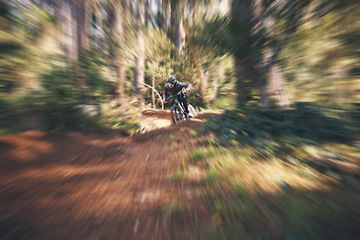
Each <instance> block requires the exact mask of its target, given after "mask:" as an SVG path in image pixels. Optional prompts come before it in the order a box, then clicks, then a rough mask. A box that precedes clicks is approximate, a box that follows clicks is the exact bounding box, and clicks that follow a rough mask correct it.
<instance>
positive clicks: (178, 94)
mask: <svg viewBox="0 0 360 240" xmlns="http://www.w3.org/2000/svg"><path fill="white" fill-rule="evenodd" d="M183 89H184V88H183ZM182 94H183V95H186V92H185V93H183V90H181V91H179V92H178V93H177V94H175V95H173V96H171V97H169V98H166V99H165V101H170V100H171V99H173V98H175V97H176V96H180V95H182Z"/></svg>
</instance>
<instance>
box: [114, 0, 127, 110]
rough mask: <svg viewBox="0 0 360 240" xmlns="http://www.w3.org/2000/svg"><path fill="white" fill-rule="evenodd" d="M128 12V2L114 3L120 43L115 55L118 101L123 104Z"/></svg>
mask: <svg viewBox="0 0 360 240" xmlns="http://www.w3.org/2000/svg"><path fill="white" fill-rule="evenodd" d="M125 13H126V3H125V4H124V5H123V6H121V4H120V3H115V4H114V19H113V21H114V35H115V39H116V41H117V42H118V44H119V49H117V51H116V52H117V54H116V56H115V59H116V61H115V65H117V71H118V74H117V76H118V78H119V79H118V88H117V93H118V103H119V105H122V104H124V103H125V99H126V98H125V66H124V56H123V51H121V50H122V49H123V48H124V46H123V45H124V33H125V26H124V16H125Z"/></svg>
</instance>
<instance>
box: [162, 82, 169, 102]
mask: <svg viewBox="0 0 360 240" xmlns="http://www.w3.org/2000/svg"><path fill="white" fill-rule="evenodd" d="M167 91H168V88H167V86H166V85H165V87H164V93H163V100H165V99H167Z"/></svg>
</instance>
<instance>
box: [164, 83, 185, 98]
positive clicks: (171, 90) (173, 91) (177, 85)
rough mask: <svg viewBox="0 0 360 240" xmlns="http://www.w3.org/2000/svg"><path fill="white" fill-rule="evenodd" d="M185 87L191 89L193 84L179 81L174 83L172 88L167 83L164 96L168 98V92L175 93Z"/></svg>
mask: <svg viewBox="0 0 360 240" xmlns="http://www.w3.org/2000/svg"><path fill="white" fill-rule="evenodd" d="M183 88H185V89H186V90H189V89H190V88H191V84H190V83H183V82H177V83H176V84H175V85H174V87H173V88H170V87H169V84H165V87H164V93H163V98H164V99H167V98H168V97H169V96H168V92H169V93H171V95H175V94H177V93H178V92H180V91H181V90H182V89H183Z"/></svg>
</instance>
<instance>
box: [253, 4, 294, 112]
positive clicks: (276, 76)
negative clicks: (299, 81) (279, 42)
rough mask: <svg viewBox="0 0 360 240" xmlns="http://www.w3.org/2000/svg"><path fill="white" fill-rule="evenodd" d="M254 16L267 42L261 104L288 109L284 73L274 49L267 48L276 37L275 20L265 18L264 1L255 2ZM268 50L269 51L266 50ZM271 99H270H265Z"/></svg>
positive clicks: (269, 17)
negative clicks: (275, 59) (263, 31)
mask: <svg viewBox="0 0 360 240" xmlns="http://www.w3.org/2000/svg"><path fill="white" fill-rule="evenodd" d="M254 16H255V18H256V19H257V21H258V22H259V27H260V28H263V29H264V30H265V37H266V38H267V40H268V41H267V42H266V43H265V44H264V45H265V46H264V49H265V50H263V52H264V57H263V68H264V69H265V72H264V74H265V76H266V79H267V81H266V83H264V84H265V85H263V86H260V89H259V90H260V92H261V93H262V94H261V102H262V105H263V107H264V108H265V109H267V108H268V107H271V106H272V105H274V106H280V107H286V106H288V105H289V98H288V93H287V91H286V89H285V80H284V77H283V73H282V71H281V68H280V66H279V65H278V64H276V63H274V54H273V49H271V48H270V47H266V45H270V44H269V42H270V41H271V38H272V37H273V35H274V29H273V27H272V26H273V22H274V21H273V19H272V18H271V16H267V17H265V16H264V8H263V0H255V3H254ZM266 48H267V49H266ZM263 98H269V99H263Z"/></svg>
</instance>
